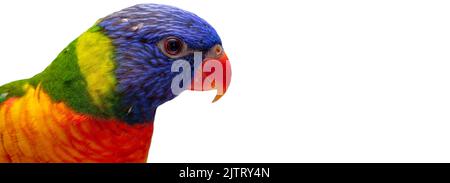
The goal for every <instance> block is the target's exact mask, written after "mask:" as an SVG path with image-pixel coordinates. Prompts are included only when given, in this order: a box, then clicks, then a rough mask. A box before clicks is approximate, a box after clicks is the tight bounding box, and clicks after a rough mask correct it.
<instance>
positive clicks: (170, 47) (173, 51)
mask: <svg viewBox="0 0 450 183" xmlns="http://www.w3.org/2000/svg"><path fill="white" fill-rule="evenodd" d="M183 48H184V45H183V42H182V41H181V40H180V39H178V38H174V37H171V38H168V39H166V40H165V41H164V51H165V52H166V53H167V54H168V55H170V56H176V55H178V54H180V53H181V51H183Z"/></svg>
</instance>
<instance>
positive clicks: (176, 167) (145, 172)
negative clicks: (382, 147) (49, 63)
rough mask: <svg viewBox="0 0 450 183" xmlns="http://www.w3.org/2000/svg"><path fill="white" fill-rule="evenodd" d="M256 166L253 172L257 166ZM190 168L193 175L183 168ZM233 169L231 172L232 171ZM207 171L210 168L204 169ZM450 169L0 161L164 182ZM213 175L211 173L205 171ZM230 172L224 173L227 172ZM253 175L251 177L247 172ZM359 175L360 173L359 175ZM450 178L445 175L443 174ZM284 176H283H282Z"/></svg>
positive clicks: (5, 172)
mask: <svg viewBox="0 0 450 183" xmlns="http://www.w3.org/2000/svg"><path fill="white" fill-rule="evenodd" d="M257 170H258V171H259V172H257V173H256V172H255V171H257ZM183 171H184V172H188V173H189V172H194V173H195V174H191V175H196V177H191V175H187V174H184V176H183V174H182V172H183ZM231 171H233V173H231ZM208 173H210V174H208ZM449 173H450V164H412V163H411V164H381V163H380V164H363V163H361V164H354V163H352V164H330V163H323V164H313V163H310V164H280V163H276V164H269V163H259V164H246V163H231V164H222V163H221V164H217V163H211V164H0V180H1V178H6V177H15V178H27V179H29V178H44V177H51V178H66V179H67V178H69V179H71V180H72V179H83V180H86V179H92V178H100V179H102V180H108V179H111V180H117V181H120V180H123V181H132V180H147V182H151V180H164V182H179V183H183V182H186V183H194V182H261V183H264V182H280V181H282V180H292V181H293V182H299V181H302V180H315V181H313V182H316V181H323V180H361V181H362V180H368V179H369V180H385V179H384V178H385V177H389V180H395V179H398V180H403V179H405V178H413V179H414V178H415V177H420V176H425V175H426V176H430V177H438V176H445V177H447V176H446V175H447V174H449ZM209 175H211V176H209ZM227 175H228V176H227ZM250 176H251V177H250ZM359 177H363V179H360V178H359ZM446 179H448V178H446ZM282 182H284V181H282Z"/></svg>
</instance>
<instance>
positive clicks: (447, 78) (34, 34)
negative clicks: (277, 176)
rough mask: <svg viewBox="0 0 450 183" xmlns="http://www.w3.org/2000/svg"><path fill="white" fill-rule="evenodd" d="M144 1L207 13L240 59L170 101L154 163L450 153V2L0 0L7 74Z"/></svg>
mask: <svg viewBox="0 0 450 183" xmlns="http://www.w3.org/2000/svg"><path fill="white" fill-rule="evenodd" d="M143 2H154V3H164V4H171V5H175V6H178V7H180V8H183V9H186V10H189V11H192V12H195V13H196V14H198V15H199V16H201V17H203V18H204V19H206V20H207V21H208V22H210V23H211V24H212V25H213V26H214V27H215V28H216V29H217V31H218V32H219V34H220V35H221V37H222V39H223V42H224V47H225V49H226V52H227V54H228V55H229V57H230V60H231V63H232V67H233V80H232V83H231V87H230V90H229V93H227V95H226V96H225V97H223V98H222V100H221V101H219V102H218V103H216V104H212V103H211V101H212V99H213V98H214V95H215V94H214V92H203V93H202V92H186V93H183V94H182V95H181V96H180V97H178V98H177V99H175V100H173V101H171V102H169V103H167V104H165V105H163V106H162V107H160V108H159V110H158V112H157V117H156V122H155V133H154V140H153V143H152V147H151V151H150V158H149V161H150V162H450V146H449V141H450V52H449V51H450V23H449V21H450V11H449V9H450V2H448V1H415V0H408V1H406V0H405V1H399V0H378V1H361V0H354V1H349V0H346V1H331V0H330V1H323V0H322V1H321V0H317V1H282V0H277V1H230V0H228V1H204V0H190V1H186V0H184V1H181V0H179V1H174V0H171V1H156V0H151V1H124V0H103V1H100V0H96V1H48V0H40V1H31V0H30V1H0V17H1V22H0V84H5V83H7V82H9V81H13V80H17V79H22V78H27V77H31V76H33V75H34V74H36V73H38V72H40V71H42V70H43V69H44V68H45V67H46V66H47V65H48V64H49V63H50V62H51V61H52V60H53V59H54V58H55V57H56V55H57V54H58V53H59V52H60V51H61V50H62V49H63V48H64V47H65V46H66V45H67V44H68V43H70V42H71V41H72V40H73V39H75V38H76V37H77V36H79V35H80V34H81V33H82V32H84V31H85V30H86V29H87V28H89V27H90V26H91V25H92V24H93V23H94V22H95V21H96V20H97V19H98V18H100V17H104V16H106V15H108V14H110V13H112V12H114V11H117V10H120V9H122V8H125V7H128V6H131V5H134V4H136V3H143Z"/></svg>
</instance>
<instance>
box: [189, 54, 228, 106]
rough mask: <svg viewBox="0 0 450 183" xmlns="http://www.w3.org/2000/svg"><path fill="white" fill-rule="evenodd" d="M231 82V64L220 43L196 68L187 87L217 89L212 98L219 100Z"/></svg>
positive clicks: (207, 89) (203, 89)
mask: <svg viewBox="0 0 450 183" xmlns="http://www.w3.org/2000/svg"><path fill="white" fill-rule="evenodd" d="M230 82H231V64H230V61H229V60H228V57H227V55H226V53H225V52H224V51H223V49H222V47H221V46H220V45H216V46H215V47H214V48H213V49H212V50H211V51H210V52H209V53H208V54H207V55H206V58H205V59H204V60H203V62H202V67H199V68H197V69H196V71H195V73H194V79H193V80H192V84H191V86H190V87H189V88H188V89H189V90H193V91H209V90H214V89H216V90H217V95H216V97H215V98H214V100H213V103H214V102H217V101H218V100H220V99H221V98H222V97H223V96H224V95H225V93H226V92H227V90H228V87H229V86H230Z"/></svg>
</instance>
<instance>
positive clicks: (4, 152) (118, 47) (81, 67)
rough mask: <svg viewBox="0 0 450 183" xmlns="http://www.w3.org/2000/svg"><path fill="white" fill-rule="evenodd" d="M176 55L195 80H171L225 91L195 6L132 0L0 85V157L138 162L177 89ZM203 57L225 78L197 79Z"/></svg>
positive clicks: (219, 52)
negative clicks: (35, 70) (23, 75)
mask: <svg viewBox="0 0 450 183" xmlns="http://www.w3.org/2000/svg"><path fill="white" fill-rule="evenodd" d="M199 53H200V54H199ZM198 56H200V58H201V60H200V63H201V64H195V61H196V57H198ZM176 60H184V61H186V63H189V66H190V67H189V68H187V67H183V68H184V69H185V70H186V71H187V70H189V71H191V72H187V73H190V74H188V76H192V77H191V78H193V79H192V80H188V81H189V83H188V84H185V83H178V84H175V86H179V87H180V88H181V89H190V90H200V91H202V90H211V89H217V90H218V91H219V88H222V90H223V92H222V93H218V96H217V97H216V100H217V99H219V98H220V97H221V96H222V95H223V94H224V93H225V91H226V89H227V88H228V85H229V79H230V77H231V71H230V64H229V61H228V58H227V55H226V54H225V52H224V51H223V48H222V42H221V39H220V37H219V36H218V34H217V32H216V31H215V29H214V28H213V27H212V26H211V25H210V24H208V23H207V22H206V21H205V20H203V19H201V18H200V17H198V16H196V15H195V14H193V13H190V12H187V11H184V10H181V9H178V8H175V7H172V6H167V5H157V4H139V5H135V6H132V7H129V8H126V9H123V10H121V11H119V12H116V13H113V14H111V15H109V16H107V17H105V18H102V19H100V20H98V21H97V22H96V23H95V25H94V26H92V27H91V28H90V29H88V30H87V31H86V32H85V33H83V34H82V35H81V36H79V37H78V38H77V39H75V40H74V41H73V42H72V43H70V44H69V45H68V46H67V47H66V48H65V49H64V50H63V51H62V52H61V53H60V54H59V55H58V56H57V58H56V59H55V60H54V61H53V62H52V63H51V64H50V65H49V66H48V67H47V68H46V69H45V70H44V71H43V72H41V73H39V74H37V75H35V76H34V77H32V78H29V79H25V80H19V81H15V82H11V83H9V84H6V85H4V86H1V87H0V162H146V161H147V154H148V152H149V148H150V144H151V138H152V133H153V123H154V117H155V113H156V110H157V108H158V106H160V105H161V104H163V103H165V102H167V101H169V100H172V99H174V98H175V97H176V96H177V95H178V94H177V93H175V92H174V90H173V86H174V84H173V81H174V78H177V76H179V75H180V72H181V71H182V70H183V69H179V70H177V69H175V70H176V71H179V72H174V65H173V63H174V62H175V61H176ZM210 60H215V61H217V62H218V63H220V64H222V65H221V66H222V68H223V69H224V70H223V71H222V72H221V74H222V76H224V79H225V81H226V82H224V81H223V80H222V81H221V82H216V81H213V82H210V84H211V85H200V87H195V85H197V84H198V82H200V83H205V82H206V80H207V78H208V77H210V76H211V74H212V73H213V72H211V71H214V70H211V69H210V70H209V71H210V72H203V71H201V70H200V72H198V70H199V69H200V68H203V66H205V64H206V62H207V61H210ZM186 68H187V69H186ZM219 76H220V75H219ZM218 81H219V80H218Z"/></svg>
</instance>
